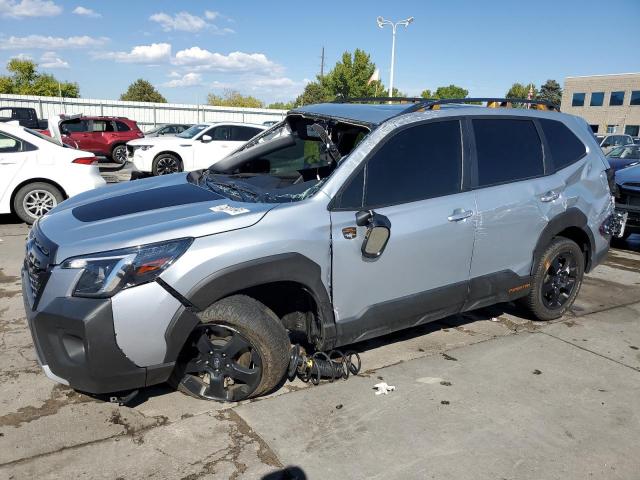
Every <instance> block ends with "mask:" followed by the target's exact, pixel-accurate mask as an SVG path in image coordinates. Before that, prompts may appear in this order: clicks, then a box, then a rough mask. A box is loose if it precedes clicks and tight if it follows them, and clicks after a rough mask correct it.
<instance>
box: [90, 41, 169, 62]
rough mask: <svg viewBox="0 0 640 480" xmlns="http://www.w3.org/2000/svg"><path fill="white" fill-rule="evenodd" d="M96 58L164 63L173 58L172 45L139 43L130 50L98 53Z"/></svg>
mask: <svg viewBox="0 0 640 480" xmlns="http://www.w3.org/2000/svg"><path fill="white" fill-rule="evenodd" d="M94 58H107V59H112V60H115V61H116V62H121V63H163V62H165V61H167V60H169V59H170V58H171V45H170V44H168V43H152V44H151V45H138V46H136V47H133V48H132V49H131V51H130V52H104V53H96V54H94Z"/></svg>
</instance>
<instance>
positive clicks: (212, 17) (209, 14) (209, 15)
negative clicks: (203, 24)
mask: <svg viewBox="0 0 640 480" xmlns="http://www.w3.org/2000/svg"><path fill="white" fill-rule="evenodd" d="M204 16H205V17H206V19H207V20H215V19H216V18H218V17H219V16H220V14H219V13H218V12H212V11H211V10H206V11H205V12H204Z"/></svg>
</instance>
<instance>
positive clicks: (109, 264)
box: [61, 238, 193, 298]
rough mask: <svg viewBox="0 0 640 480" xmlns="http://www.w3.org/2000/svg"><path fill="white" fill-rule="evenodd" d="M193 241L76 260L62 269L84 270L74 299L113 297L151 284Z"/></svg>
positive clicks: (161, 244) (63, 264)
mask: <svg viewBox="0 0 640 480" xmlns="http://www.w3.org/2000/svg"><path fill="white" fill-rule="evenodd" d="M192 241H193V239H192V238H183V239H180V240H173V241H170V242H163V243H152V244H149V245H142V246H140V247H133V248H123V249H121V250H111V251H109V252H102V253H97V254H94V255H86V256H82V257H74V258H69V259H67V260H65V261H64V262H63V263H62V265H61V268H68V269H81V270H83V272H82V275H81V276H80V279H79V280H78V282H77V283H76V285H75V287H74V289H73V295H74V296H75V297H98V298H106V297H111V296H113V295H115V294H116V293H118V292H119V291H120V290H122V289H125V288H129V287H134V286H136V285H141V284H143V283H147V282H151V281H153V280H155V279H156V277H158V275H160V274H161V273H162V272H163V271H164V270H166V269H167V268H168V267H169V265H171V264H172V263H173V262H174V261H175V260H177V259H178V258H179V257H180V255H182V254H183V253H184V252H185V251H186V250H187V248H189V245H191V242H192Z"/></svg>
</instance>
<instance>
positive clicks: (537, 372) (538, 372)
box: [531, 368, 542, 375]
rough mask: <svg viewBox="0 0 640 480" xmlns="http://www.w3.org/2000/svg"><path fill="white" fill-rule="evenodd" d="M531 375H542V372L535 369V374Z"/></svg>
mask: <svg viewBox="0 0 640 480" xmlns="http://www.w3.org/2000/svg"><path fill="white" fill-rule="evenodd" d="M531 373H533V374H534V375H540V374H541V373H542V372H541V371H540V370H538V369H537V368H536V369H535V370H534V371H533V372H531Z"/></svg>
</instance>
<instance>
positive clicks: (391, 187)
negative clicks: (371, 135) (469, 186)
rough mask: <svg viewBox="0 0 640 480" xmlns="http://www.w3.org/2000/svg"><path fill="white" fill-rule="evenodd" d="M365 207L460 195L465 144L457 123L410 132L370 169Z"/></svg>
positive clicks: (392, 140) (380, 154)
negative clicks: (463, 147)
mask: <svg viewBox="0 0 640 480" xmlns="http://www.w3.org/2000/svg"><path fill="white" fill-rule="evenodd" d="M365 175H366V180H365V200H364V205H365V206H367V207H370V208H373V207H376V206H383V205H394V204H398V203H406V202H413V201H416V200H423V199H426V198H432V197H439V196H442V195H449V194H452V193H458V192H460V190H461V183H462V140H461V132H460V122H459V121H457V120H453V121H443V122H433V123H426V124H422V125H416V126H412V127H409V128H406V129H404V130H402V131H400V132H398V133H397V134H395V135H393V137H391V138H390V139H389V140H387V141H386V142H385V143H384V144H383V145H382V146H381V148H380V149H379V150H378V151H377V152H376V153H374V154H373V156H372V157H371V158H370V159H369V160H368V162H367V165H366V172H365Z"/></svg>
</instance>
